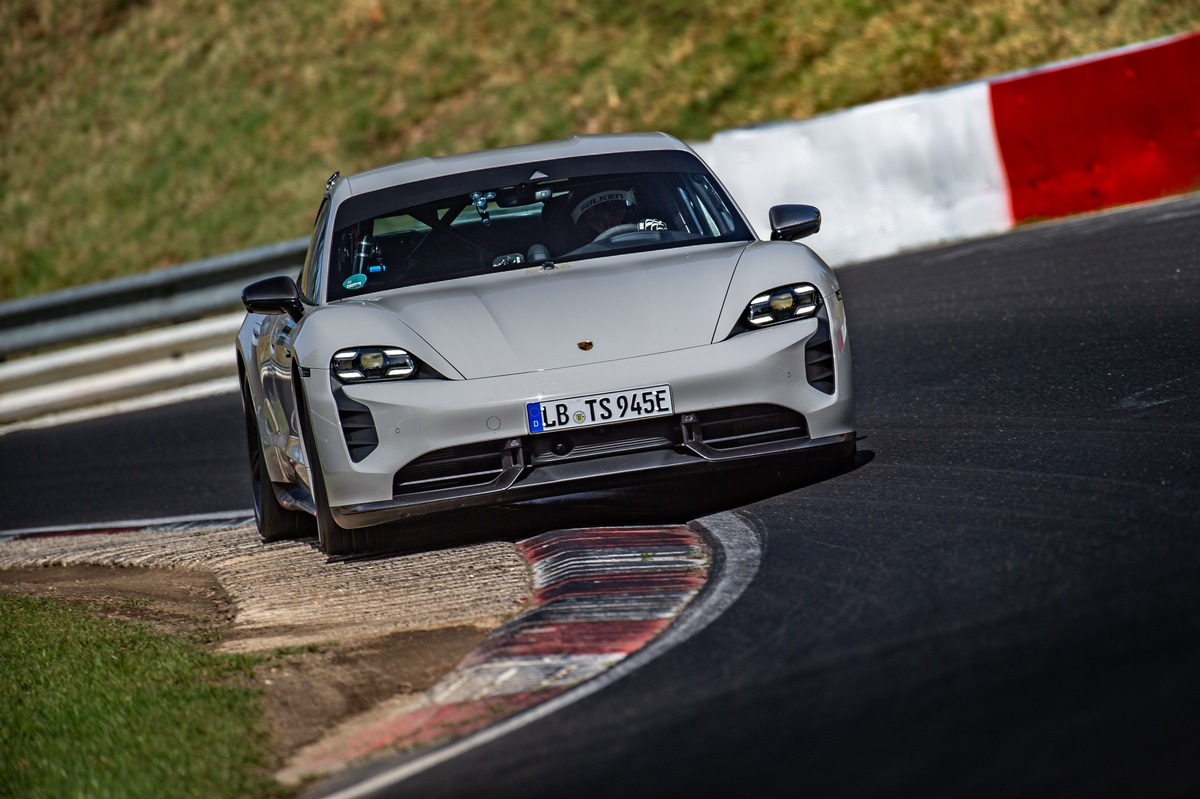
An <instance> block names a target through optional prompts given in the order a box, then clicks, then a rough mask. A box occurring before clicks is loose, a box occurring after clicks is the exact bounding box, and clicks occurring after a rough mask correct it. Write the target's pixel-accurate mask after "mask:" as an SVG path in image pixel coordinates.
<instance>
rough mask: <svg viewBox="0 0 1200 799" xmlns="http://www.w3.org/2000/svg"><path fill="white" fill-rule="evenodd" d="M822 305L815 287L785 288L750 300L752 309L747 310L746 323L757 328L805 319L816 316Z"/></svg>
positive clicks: (803, 285)
mask: <svg viewBox="0 0 1200 799" xmlns="http://www.w3.org/2000/svg"><path fill="white" fill-rule="evenodd" d="M820 305H821V295H820V294H819V293H818V292H817V289H816V288H815V287H813V286H810V285H809V284H807V283H801V284H799V285H797V286H783V287H781V288H777V289H774V290H772V291H767V292H764V293H762V294H759V295H758V296H757V297H755V298H754V299H752V300H750V307H749V308H747V309H746V322H747V323H748V324H749V325H750V327H752V328H755V327H766V326H767V325H774V324H778V323H779V322H789V321H791V320H793V319H805V318H807V317H809V316H812V315H813V314H815V313H816V312H817V308H819V307H820Z"/></svg>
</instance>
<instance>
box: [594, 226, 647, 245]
mask: <svg viewBox="0 0 1200 799" xmlns="http://www.w3.org/2000/svg"><path fill="white" fill-rule="evenodd" d="M637 229H638V226H637V224H636V223H634V222H627V223H625V224H623V225H615V226H613V227H610V228H609V229H608V230H606V231H604V232H603V233H601V234H600V235H599V236H597V237H596V238H594V239H592V243H593V244H598V243H600V242H602V241H608V240H609V239H612V238H616V237H617V236H620V235H623V234H625V233H636V232H637Z"/></svg>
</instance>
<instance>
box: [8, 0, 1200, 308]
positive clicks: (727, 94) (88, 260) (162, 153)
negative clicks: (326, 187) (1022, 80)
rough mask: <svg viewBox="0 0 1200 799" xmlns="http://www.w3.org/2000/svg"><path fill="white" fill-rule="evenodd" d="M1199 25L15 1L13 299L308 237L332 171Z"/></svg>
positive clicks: (1156, 7)
mask: <svg viewBox="0 0 1200 799" xmlns="http://www.w3.org/2000/svg"><path fill="white" fill-rule="evenodd" d="M1196 28H1200V4H1197V3H1196V2H1195V0H1072V2H1069V3H1059V2H1054V3H1048V2H1044V1H1043V0H904V1H903V2H899V1H898V0H770V1H768V0H643V2H638V3H630V2H627V1H626V0H405V1H404V2H388V1H385V0H347V2H343V3H335V4H330V3H323V2H316V1H315V0H279V2H272V3H261V2H255V1H254V0H221V1H220V2H200V0H178V2H152V1H150V0H93V1H92V2H87V3H80V2H78V0H8V1H7V2H4V3H0V31H2V33H0V300H3V299H11V298H14V297H18V296H26V295H30V294H35V293H40V292H46V291H50V290H53V289H58V288H63V287H66V286H70V285H77V284H81V283H87V282H91V281H96V280H101V279H105V278H111V277H115V276H119V275H127V274H133V273H138V272H144V271H147V270H150V269H153V268H155V267H159V266H164V265H168V264H174V263H180V262H185V261H191V260H195V259H198V258H203V257H208V256H213V255H220V254H222V253H227V252H232V251H236V250H241V249H245V248H247V247H250V246H254V245H258V244H268V243H272V242H277V241H283V240H287V239H292V238H296V237H299V236H304V235H307V233H308V231H309V229H310V225H311V222H312V214H313V212H314V210H315V206H316V202H317V200H318V199H319V192H320V190H321V186H322V185H323V184H324V181H325V179H326V177H328V176H329V174H330V173H331V172H332V171H333V170H334V169H339V170H341V171H342V172H343V174H347V173H349V172H352V171H357V170H360V169H364V168H367V167H371V166H376V165H380V164H384V163H388V162H391V161H396V160H399V159H402V158H406V157H413V156H422V155H439V154H445V153H450V152H462V151H467V150H474V149H479V148H482V147H491V146H501V145H509V144H518V143H524V142H528V141H536V140H545V139H554V138H559V137H562V136H567V135H570V134H573V133H595V132H609V131H628V130H663V131H666V132H668V133H672V134H675V135H677V136H679V137H681V138H683V139H685V140H704V139H707V138H709V137H711V136H712V134H713V133H714V132H717V131H720V130H725V129H728V128H732V127H742V126H746V125H751V124H754V123H758V122H767V121H773V120H784V119H803V118H806V117H810V116H812V115H814V114H819V113H823V112H827V111H832V110H836V109H839V108H844V107H847V106H853V105H858V104H861V103H866V102H871V101H874V100H879V99H883V98H886V97H893V96H897V95H902V94H909V93H913V92H917V91H921V90H923V89H930V88H936V87H939V86H945V85H948V84H953V83H958V82H962V81H967V80H973V79H977V78H981V77H986V76H989V75H996V74H999V73H1004V72H1008V71H1012V70H1017V69H1022V68H1026V67H1032V66H1037V65H1040V64H1045V63H1047V62H1052V61H1057V60H1062V59H1066V58H1071V57H1075V56H1080V55H1085V54H1089V53H1094V52H1098V51H1100V50H1105V49H1109V48H1113V47H1118V46H1121V45H1126V44H1132V43H1136V42H1142V41H1146V40H1149V39H1154V38H1157V37H1161V36H1165V35H1169V34H1176V33H1182V32H1186V31H1189V30H1194V29H1196ZM881 135H886V131H881Z"/></svg>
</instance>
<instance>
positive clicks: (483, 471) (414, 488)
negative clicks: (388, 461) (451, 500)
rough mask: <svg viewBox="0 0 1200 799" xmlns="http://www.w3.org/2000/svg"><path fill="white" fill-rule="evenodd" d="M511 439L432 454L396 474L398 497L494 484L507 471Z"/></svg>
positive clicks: (423, 456)
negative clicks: (506, 452) (506, 455)
mask: <svg viewBox="0 0 1200 799" xmlns="http://www.w3.org/2000/svg"><path fill="white" fill-rule="evenodd" d="M506 443H507V439H502V440H499V441H485V442H484V443H482V444H465V445H463V446H460V447H447V448H446V449H439V450H436V451H434V452H428V453H426V454H424V455H422V456H421V457H419V458H417V459H416V460H415V461H413V462H412V463H410V464H408V465H407V466H405V467H404V468H403V469H401V470H400V471H398V472H396V477H395V479H394V482H393V491H394V493H395V495H396V496H400V495H401V494H412V493H416V492H420V491H436V490H438V489H444V488H466V487H469V486H482V485H487V484H488V483H491V482H493V481H494V480H495V479H496V478H497V477H499V476H500V473H501V472H502V471H504V468H505V466H506V462H505V444H506Z"/></svg>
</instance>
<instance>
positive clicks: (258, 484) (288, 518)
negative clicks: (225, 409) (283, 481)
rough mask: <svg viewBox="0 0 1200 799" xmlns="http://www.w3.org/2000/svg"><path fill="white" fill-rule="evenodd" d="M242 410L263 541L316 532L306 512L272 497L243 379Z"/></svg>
mask: <svg viewBox="0 0 1200 799" xmlns="http://www.w3.org/2000/svg"><path fill="white" fill-rule="evenodd" d="M242 413H243V415H244V416H245V418H246V444H247V448H248V450H249V455H250V490H251V492H252V493H253V495H254V523H255V524H256V525H257V526H258V534H259V535H261V536H262V539H263V541H282V540H286V539H292V538H306V537H308V536H312V535H313V534H315V533H316V532H317V528H316V525H315V524H314V523H313V518H312V517H311V516H309V515H308V514H307V513H303V512H301V511H293V510H288V509H287V508H284V507H283V506H281V505H280V504H279V501H278V500H277V499H276V498H275V489H274V488H272V487H271V479H270V475H269V474H268V473H267V470H266V467H265V465H264V464H263V458H264V455H263V448H262V439H261V438H260V437H259V435H258V422H257V420H256V418H255V415H254V407H253V401H252V400H251V398H250V387H249V386H247V385H246V382H245V381H244V380H243V381H242Z"/></svg>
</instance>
